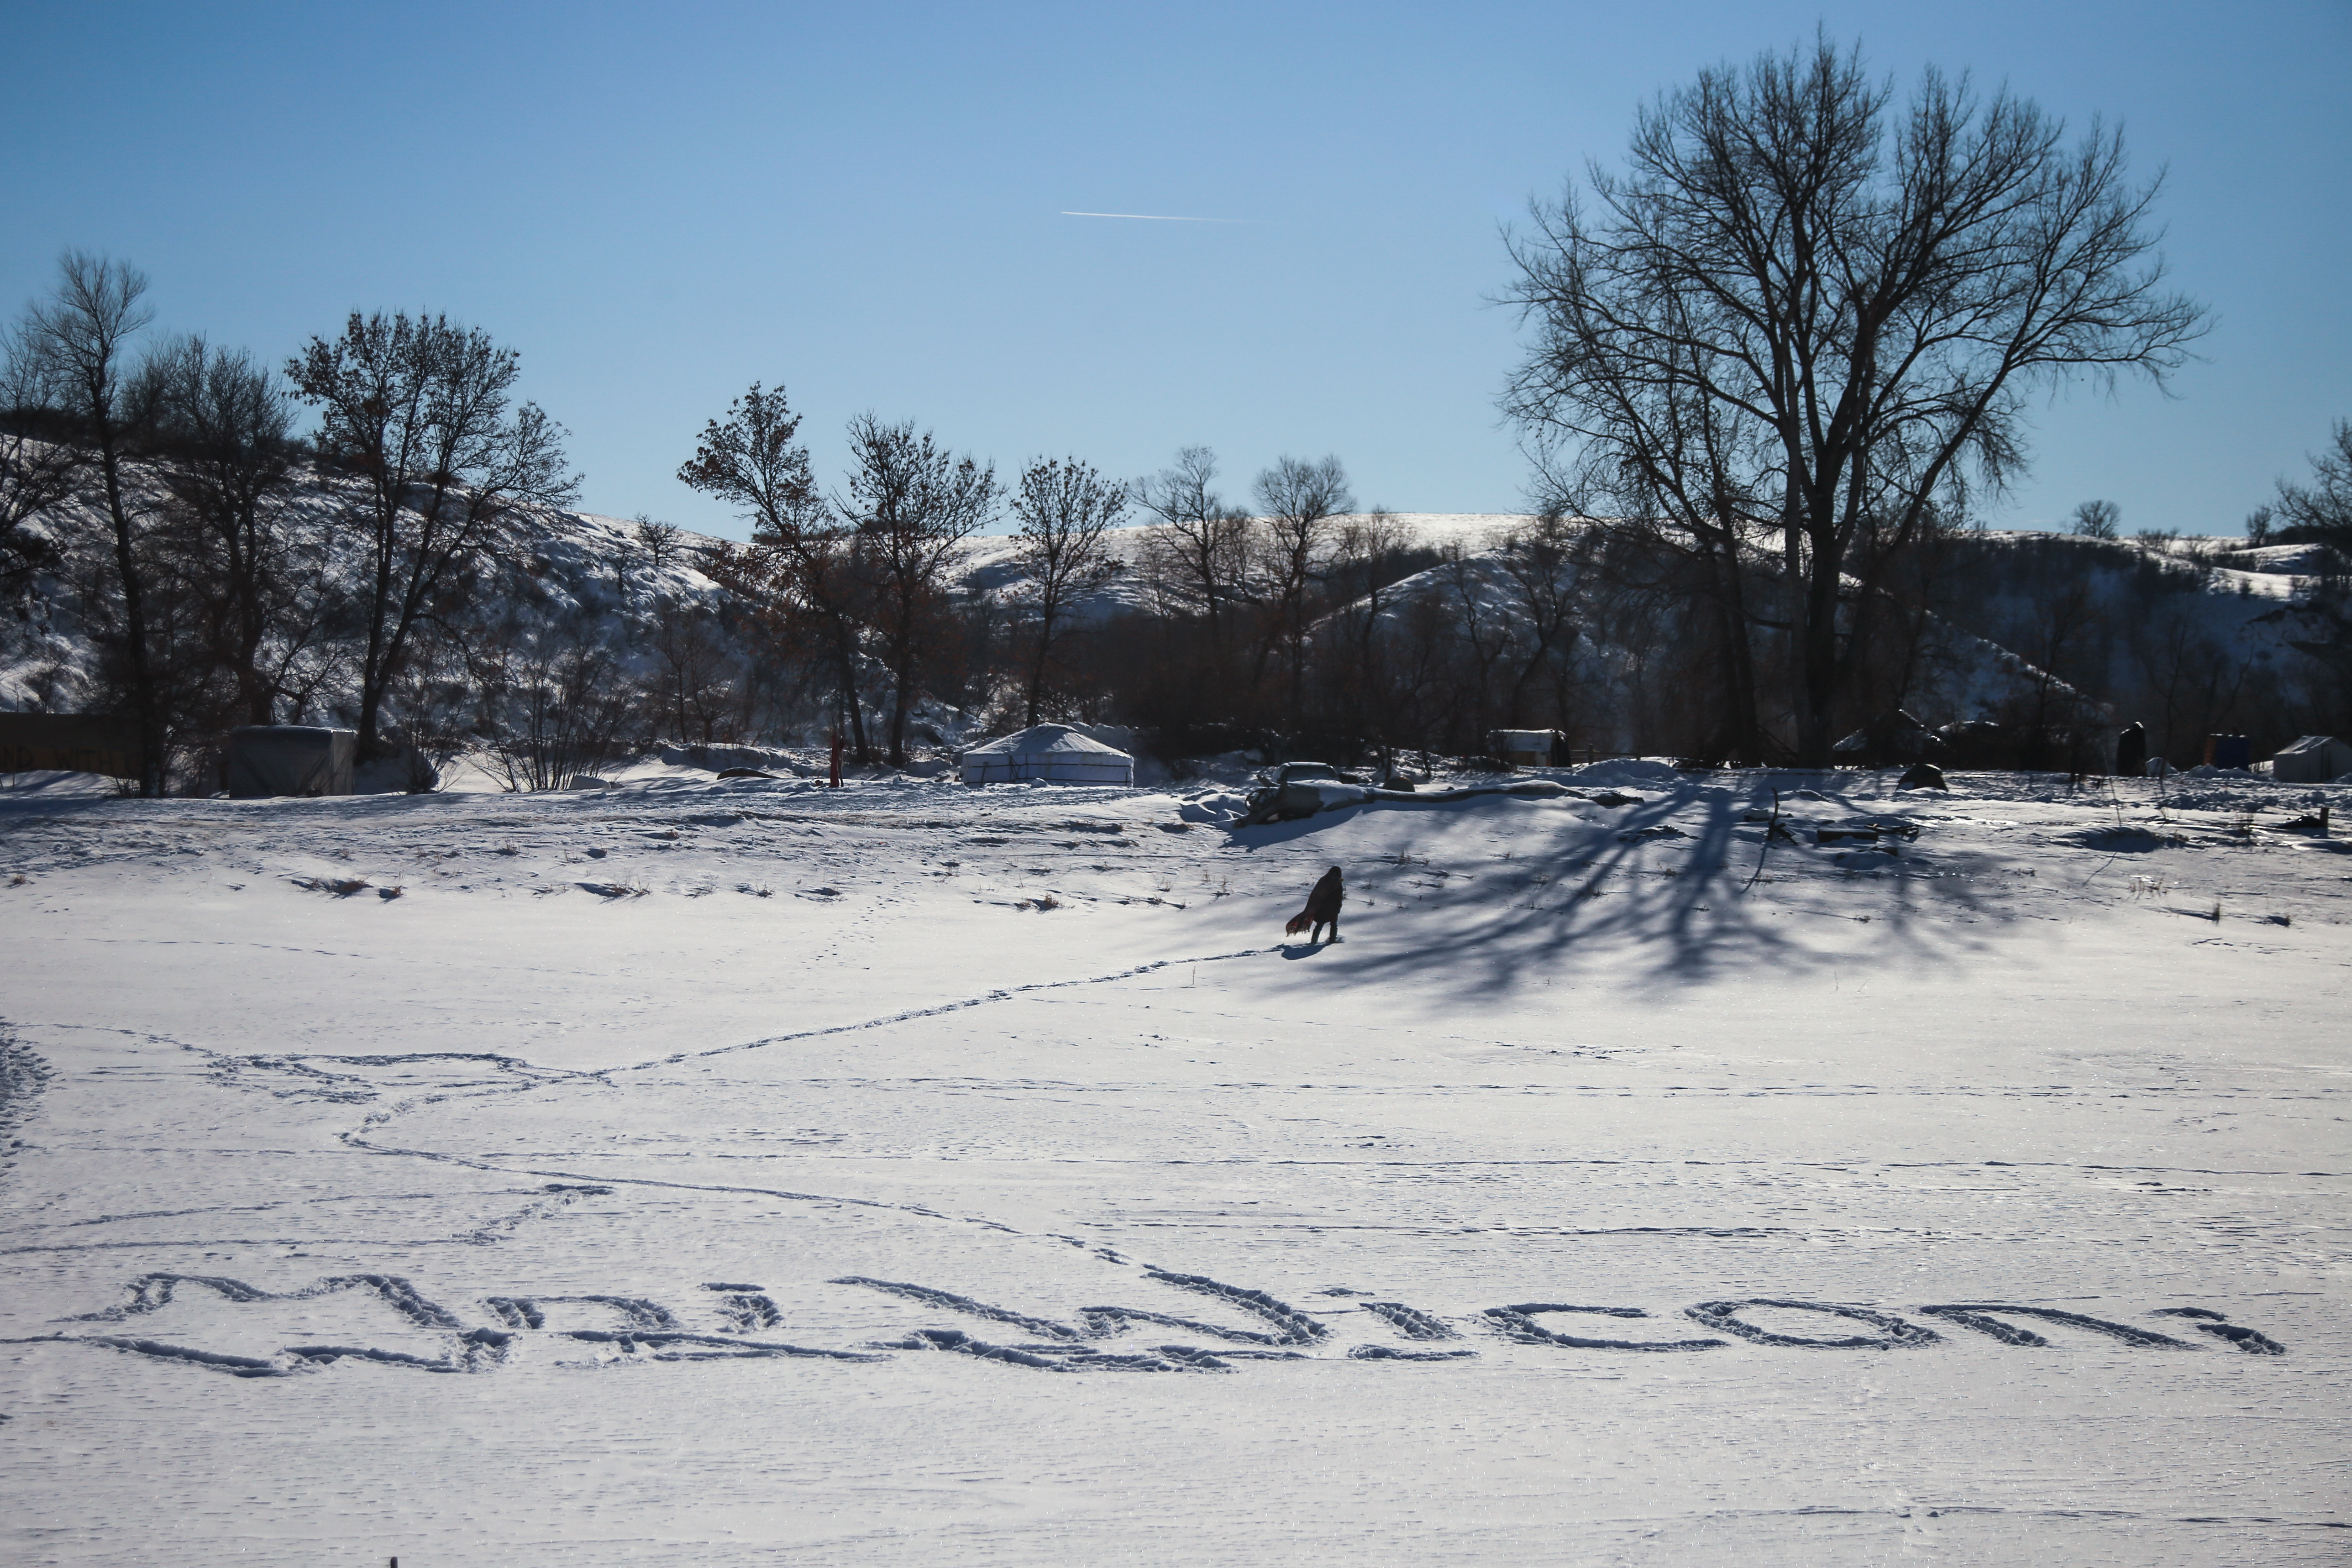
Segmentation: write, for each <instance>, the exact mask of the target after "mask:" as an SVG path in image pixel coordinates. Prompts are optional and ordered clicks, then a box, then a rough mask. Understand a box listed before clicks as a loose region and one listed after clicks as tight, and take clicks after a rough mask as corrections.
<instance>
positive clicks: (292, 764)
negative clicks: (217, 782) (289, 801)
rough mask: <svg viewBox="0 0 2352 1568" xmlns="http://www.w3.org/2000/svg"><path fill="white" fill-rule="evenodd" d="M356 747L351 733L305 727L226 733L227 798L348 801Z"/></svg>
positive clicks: (246, 727) (240, 729)
mask: <svg viewBox="0 0 2352 1568" xmlns="http://www.w3.org/2000/svg"><path fill="white" fill-rule="evenodd" d="M358 745H359V735H358V733H357V732H356V731H354V730H348V729H328V728H324V727H316V726H311V725H305V724H248V725H244V726H241V727H238V728H236V729H232V730H230V731H229V732H228V792H229V794H230V795H232V796H234V797H235V798H236V799H237V800H251V799H255V798H257V797H269V796H276V795H348V794H350V793H351V792H352V758H353V756H354V754H355V752H356V750H357V747H358Z"/></svg>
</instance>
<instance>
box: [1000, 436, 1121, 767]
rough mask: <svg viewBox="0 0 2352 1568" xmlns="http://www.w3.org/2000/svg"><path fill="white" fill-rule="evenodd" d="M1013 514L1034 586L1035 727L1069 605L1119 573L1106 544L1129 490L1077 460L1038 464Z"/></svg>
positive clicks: (1024, 481) (1031, 713)
mask: <svg viewBox="0 0 2352 1568" xmlns="http://www.w3.org/2000/svg"><path fill="white" fill-rule="evenodd" d="M1012 507H1013V519H1014V521H1015V522H1016V523H1018V525H1019V528H1018V529H1017V535H1018V538H1020V540H1021V553H1020V555H1019V556H1018V557H1017V558H1016V559H1018V561H1019V562H1020V564H1021V566H1022V568H1023V570H1024V571H1025V572H1026V573H1027V575H1028V577H1029V579H1030V580H1031V581H1033V582H1034V583H1035V584H1036V596H1035V598H1034V601H1032V602H1031V603H1030V605H1029V606H1028V607H1027V608H1028V615H1029V621H1030V624H1029V635H1030V637H1031V638H1032V640H1033V641H1034V644H1035V653H1034V662H1033V663H1032V664H1030V667H1029V690H1028V695H1027V700H1026V702H1025V704H1024V710H1025V712H1026V714H1027V722H1028V723H1030V724H1035V723H1036V722H1037V721H1038V718H1039V717H1040V716H1041V710H1042V706H1043V704H1044V701H1045V683H1046V675H1047V672H1048V671H1049V670H1051V669H1052V668H1053V666H1054V658H1055V642H1056V640H1057V638H1059V637H1061V636H1063V635H1064V626H1065V623H1066V621H1067V619H1068V615H1069V609H1070V605H1071V603H1072V601H1075V600H1077V599H1081V598H1083V597H1085V596H1086V595H1087V594H1089V593H1093V592H1095V591H1097V590H1098V589H1100V588H1101V587H1102V586H1103V585H1104V584H1105V583H1107V582H1108V581H1109V580H1110V579H1111V576H1112V574H1113V573H1115V572H1116V571H1117V570H1118V560H1117V559H1115V558H1113V557H1112V556H1111V555H1110V554H1109V553H1108V549H1106V547H1105V544H1104V538H1103V536H1104V535H1105V534H1106V533H1107V532H1108V531H1109V530H1110V529H1112V528H1117V527H1118V525H1119V524H1120V523H1121V522H1122V521H1123V520H1124V519H1125V517H1126V516H1127V487H1126V486H1123V485H1118V484H1114V483H1112V482H1111V481H1109V480H1108V479H1105V478H1104V477H1103V476H1101V475H1100V474H1097V472H1095V469H1094V467H1093V465H1091V464H1087V463H1082V462H1080V461H1078V459H1076V458H1075V457H1041V458H1039V459H1037V460H1036V461H1035V462H1033V463H1031V464H1030V465H1028V466H1027V467H1026V468H1024V469H1023V470H1022V471H1021V480H1020V483H1019V484H1018V485H1016V486H1014V487H1013V496H1012Z"/></svg>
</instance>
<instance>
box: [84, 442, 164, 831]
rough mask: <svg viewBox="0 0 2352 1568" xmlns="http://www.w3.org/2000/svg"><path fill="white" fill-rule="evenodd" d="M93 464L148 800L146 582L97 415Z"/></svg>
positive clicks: (154, 719) (151, 762) (159, 722)
mask: <svg viewBox="0 0 2352 1568" xmlns="http://www.w3.org/2000/svg"><path fill="white" fill-rule="evenodd" d="M98 452H99V466H100V471H101V472H102V473H103V474H104V476H105V479H106V509H107V512H108V514H109V516H110V518H111V519H112V521H113V524H114V568H115V570H116V571H117V572H118V573H119V574H120V575H121V580H122V632H123V641H124V643H125V645H126V651H127V653H129V656H130V661H131V709H132V712H133V714H134V716H136V718H137V720H138V724H139V793H140V794H141V795H142V796H145V797H147V798H148V799H150V800H152V799H153V798H155V797H156V796H159V795H161V794H163V760H164V750H165V741H166V739H167V738H168V737H166V736H165V735H164V733H163V704H162V702H161V701H159V700H158V697H157V694H156V691H155V673H154V670H153V668H152V665H151V664H149V662H148V658H147V596H146V591H145V590H146V584H145V582H144V581H143V580H142V578H141V576H140V571H139V559H138V556H137V554H136V553H135V552H134V551H133V550H132V549H131V512H130V509H129V508H128V507H125V506H124V505H123V501H122V464H121V455H120V454H119V453H117V451H116V450H115V443H114V422H113V421H112V420H110V419H109V418H108V417H107V415H106V413H105V411H104V410H103V409H100V411H99V414H98Z"/></svg>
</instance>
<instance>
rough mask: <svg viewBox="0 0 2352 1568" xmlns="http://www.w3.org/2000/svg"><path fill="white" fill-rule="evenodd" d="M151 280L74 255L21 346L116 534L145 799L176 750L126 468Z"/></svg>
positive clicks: (24, 330)
mask: <svg viewBox="0 0 2352 1568" xmlns="http://www.w3.org/2000/svg"><path fill="white" fill-rule="evenodd" d="M146 292H147V275H146V274H145V273H143V272H141V271H140V270H139V269H138V268H137V267H131V266H128V265H126V264H125V263H122V262H119V261H115V260H112V259H110V258H109V257H106V256H94V255H92V254H90V253H89V252H88V251H81V250H69V251H68V252H66V253H65V254H64V255H63V256H59V257H58V282H57V287H56V288H55V289H54V290H53V291H52V292H51V293H50V295H49V297H48V298H47V299H44V300H39V301H37V302H36V303H35V304H34V305H33V306H31V307H30V308H28V309H27V310H26V313H25V319H24V320H23V322H22V324H21V325H20V326H19V327H18V329H17V338H16V342H17V344H18V345H19V347H20V350H21V352H22V353H23V355H24V357H25V359H26V361H27V363H28V364H29V365H30V367H31V369H32V372H33V376H34V378H35V379H36V380H37V383H38V384H39V385H40V386H41V387H42V388H43V389H45V392H46V396H45V398H44V401H45V402H47V403H48V404H49V405H50V406H52V407H54V408H56V409H57V410H58V412H59V413H63V414H64V415H66V416H67V418H68V421H70V428H71V429H72V430H73V432H74V434H75V438H76V439H77V440H79V443H80V444H82V445H83V446H84V448H85V450H86V451H88V452H89V454H91V455H92V465H93V466H94V467H95V468H96V469H97V470H98V477H99V481H100V499H101V500H102V502H103V504H104V506H105V507H106V515H107V519H108V521H109V522H110V523H111V524H112V525H113V529H114V569H115V588H116V591H118V592H119V593H120V595H121V601H122V644H123V649H122V651H123V668H124V671H125V674H126V675H127V676H128V684H129V685H130V687H131V709H132V713H133V715H134V716H135V717H136V719H137V721H138V725H139V736H140V746H141V760H140V765H139V792H140V793H141V794H142V795H150V796H152V795H161V794H162V793H163V769H164V762H165V758H166V755H167V753H168V750H169V747H170V741H171V737H170V733H169V727H170V726H169V716H168V715H167V714H166V713H165V711H164V703H163V693H162V690H161V689H160V686H159V684H158V682H157V679H156V673H155V668H154V653H153V650H152V648H151V647H150V646H149V643H148V627H147V585H146V580H145V575H144V573H143V571H142V564H141V560H140V554H141V551H140V545H141V542H142V541H141V537H140V536H141V532H142V527H143V518H142V517H141V515H140V514H139V511H138V508H137V507H136V505H135V503H134V502H133V501H132V499H131V497H130V496H129V495H128V494H127V493H126V489H125V486H124V484H123V465H124V463H125V461H126V460H127V459H128V457H129V456H130V447H131V444H132V443H133V442H134V441H135V440H136V439H137V437H138V434H139V432H140V427H141V425H142V424H143V423H144V422H145V413H146V411H145V409H144V408H143V407H142V406H141V405H140V404H139V402H138V401H137V399H136V396H135V393H136V392H137V391H138V378H137V376H136V374H135V372H134V369H133V367H132V366H131V363H130V361H129V358H128V344H129V342H130V340H131V339H132V338H135V337H136V336H137V335H138V334H139V333H140V332H142V331H143V330H144V329H146V327H147V325H148V323H149V322H150V321H152V319H153V318H154V312H153V311H152V309H151V308H148V307H147V306H146V305H144V304H142V303H141V301H142V298H144V297H145V295H146Z"/></svg>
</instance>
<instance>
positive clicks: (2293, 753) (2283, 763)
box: [2271, 735, 2352, 784]
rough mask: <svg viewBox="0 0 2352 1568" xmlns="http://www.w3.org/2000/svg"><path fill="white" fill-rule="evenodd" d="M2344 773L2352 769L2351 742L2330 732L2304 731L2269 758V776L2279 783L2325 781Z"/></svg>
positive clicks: (2317, 782) (2338, 777) (2337, 777)
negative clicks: (2314, 732) (2328, 733)
mask: <svg viewBox="0 0 2352 1568" xmlns="http://www.w3.org/2000/svg"><path fill="white" fill-rule="evenodd" d="M2347 773H2352V744H2347V743H2346V742H2344V741H2341V740H2338V739H2336V737H2334V736H2332V735H2306V736H2305V737H2303V738H2302V739H2300V740H2298V741H2296V742H2295V743H2294V745H2293V746H2283V747H2279V749H2278V754H2277V755H2276V756H2274V757H2273V758H2271V778H2272V779H2273V781H2275V782H2277V783H2280V784H2325V783H2326V782H2327V781H2328V780H2329V779H2341V778H2343V777H2344V776H2345V775H2346V774H2347Z"/></svg>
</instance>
